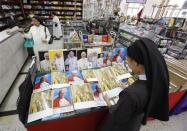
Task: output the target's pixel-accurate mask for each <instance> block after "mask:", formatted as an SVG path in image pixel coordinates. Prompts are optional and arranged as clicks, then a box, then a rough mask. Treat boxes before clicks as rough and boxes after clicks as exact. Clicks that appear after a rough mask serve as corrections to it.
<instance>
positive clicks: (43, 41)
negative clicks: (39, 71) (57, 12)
mask: <svg viewBox="0 0 187 131" xmlns="http://www.w3.org/2000/svg"><path fill="white" fill-rule="evenodd" d="M32 25H33V26H32V27H31V28H30V30H29V32H28V33H26V34H24V37H25V38H28V39H33V41H34V46H33V49H34V54H35V56H36V59H37V67H38V68H39V54H38V51H40V50H41V51H45V50H48V42H49V40H50V37H51V35H50V33H49V30H48V28H47V27H45V26H44V24H43V22H42V20H41V19H40V18H39V17H38V16H34V17H33V18H32ZM20 31H21V30H20ZM22 31H23V30H22Z"/></svg>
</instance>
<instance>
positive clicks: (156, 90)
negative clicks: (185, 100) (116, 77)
mask: <svg viewBox="0 0 187 131" xmlns="http://www.w3.org/2000/svg"><path fill="white" fill-rule="evenodd" d="M127 62H128V65H129V67H130V68H131V69H132V71H133V72H134V73H135V74H137V75H139V80H137V81H136V82H135V83H133V84H132V85H130V86H129V87H127V88H125V89H124V90H123V91H122V92H121V93H120V94H119V100H118V102H117V104H116V105H115V106H111V104H110V101H109V98H108V96H104V99H105V101H106V102H107V104H108V106H110V115H109V117H108V118H107V120H106V121H105V122H104V124H103V125H102V129H101V131H139V130H140V127H141V124H146V120H147V117H153V118H155V119H159V120H162V121H168V119H169V117H168V112H169V104H168V94H169V76H168V70H167V66H166V62H165V60H164V57H163V56H162V55H161V54H160V52H159V51H158V49H157V47H156V44H155V43H154V42H153V41H151V40H149V39H147V38H142V39H140V40H137V41H135V42H134V43H133V44H132V45H131V46H130V47H128V49H127Z"/></svg>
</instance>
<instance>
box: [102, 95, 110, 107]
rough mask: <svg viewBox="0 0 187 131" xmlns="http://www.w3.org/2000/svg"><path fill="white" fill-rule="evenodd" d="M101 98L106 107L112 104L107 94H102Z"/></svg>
mask: <svg viewBox="0 0 187 131" xmlns="http://www.w3.org/2000/svg"><path fill="white" fill-rule="evenodd" d="M103 99H104V100H105V102H106V104H107V106H108V107H110V106H112V104H111V102H110V98H109V97H108V95H103Z"/></svg>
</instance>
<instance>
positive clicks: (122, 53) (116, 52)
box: [112, 48, 127, 64]
mask: <svg viewBox="0 0 187 131" xmlns="http://www.w3.org/2000/svg"><path fill="white" fill-rule="evenodd" d="M126 52H127V48H114V49H113V56H112V62H115V63H121V64H124V60H125V57H126Z"/></svg>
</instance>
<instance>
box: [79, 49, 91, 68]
mask: <svg viewBox="0 0 187 131" xmlns="http://www.w3.org/2000/svg"><path fill="white" fill-rule="evenodd" d="M77 58H78V61H77V66H78V70H83V69H88V68H89V61H88V58H87V49H83V50H77Z"/></svg>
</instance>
